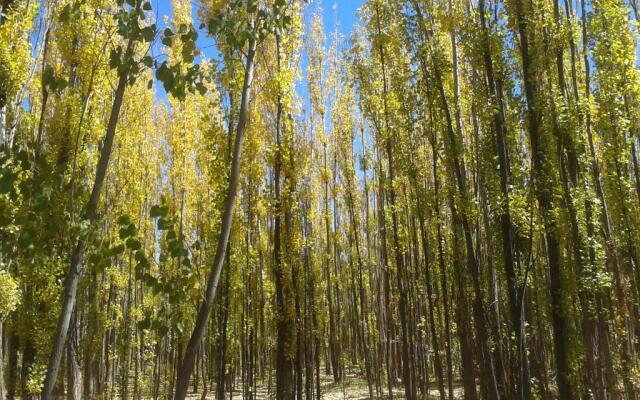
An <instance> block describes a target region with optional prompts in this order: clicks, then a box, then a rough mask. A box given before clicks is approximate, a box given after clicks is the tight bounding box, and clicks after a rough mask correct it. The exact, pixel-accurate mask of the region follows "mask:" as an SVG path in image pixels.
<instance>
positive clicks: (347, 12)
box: [153, 0, 364, 102]
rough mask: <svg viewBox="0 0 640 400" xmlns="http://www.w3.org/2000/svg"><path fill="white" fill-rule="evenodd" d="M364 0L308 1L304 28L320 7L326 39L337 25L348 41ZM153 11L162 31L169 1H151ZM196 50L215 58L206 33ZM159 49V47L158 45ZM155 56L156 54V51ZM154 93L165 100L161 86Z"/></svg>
mask: <svg viewBox="0 0 640 400" xmlns="http://www.w3.org/2000/svg"><path fill="white" fill-rule="evenodd" d="M363 2H364V0H310V1H309V4H308V5H307V6H306V11H305V28H306V27H307V26H308V23H309V22H310V18H309V16H310V15H311V13H312V12H313V10H315V9H316V8H317V6H318V5H321V6H322V9H323V10H324V23H325V32H326V35H327V38H328V39H329V38H330V36H331V33H332V32H333V29H334V26H335V25H336V23H337V26H338V29H339V31H340V33H342V35H344V37H345V38H347V39H348V37H349V34H350V33H351V30H352V27H353V25H354V24H355V23H356V22H357V21H358V16H357V12H358V8H359V7H360V6H361V5H362V3H363ZM191 3H192V5H193V10H194V11H193V13H194V24H195V25H196V27H198V26H199V25H200V21H198V20H197V19H196V12H197V8H198V2H197V1H193V0H192V2H191ZM153 6H154V11H155V12H156V13H157V15H158V21H157V24H158V29H159V30H163V29H164V19H165V17H169V19H170V18H171V15H172V12H171V1H170V0H153ZM197 45H198V48H199V50H200V51H202V53H203V54H204V55H205V57H208V58H216V57H217V54H216V49H215V46H214V44H213V42H212V40H211V38H208V37H207V35H206V31H203V30H200V31H199V37H198V42H197ZM158 47H159V45H158ZM156 54H158V52H157V51H156ZM302 68H303V71H304V70H306V57H305V56H304V55H303V59H302ZM155 88H156V92H157V93H158V98H160V99H162V100H165V99H166V98H167V96H166V93H165V91H164V89H163V87H162V84H161V83H159V82H156V83H155ZM297 90H298V92H299V94H300V95H301V96H302V97H303V98H305V102H306V97H308V96H307V92H306V84H305V83H304V82H300V84H299V85H298V87H297Z"/></svg>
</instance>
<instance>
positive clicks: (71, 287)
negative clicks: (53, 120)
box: [42, 41, 134, 400]
mask: <svg viewBox="0 0 640 400" xmlns="http://www.w3.org/2000/svg"><path fill="white" fill-rule="evenodd" d="M133 47H134V42H133V41H129V43H128V44H127V50H126V52H125V59H130V58H131V56H132V55H133ZM128 80H129V73H128V71H127V70H126V69H125V72H123V73H122V74H120V77H119V79H118V86H117V87H116V91H115V95H114V98H113V105H112V107H111V115H110V116H109V123H108V125H107V131H106V134H105V137H104V141H103V143H102V150H101V152H100V159H99V160H98V165H97V168H96V176H95V180H94V182H93V189H92V190H91V196H90V197H89V202H88V203H87V206H86V208H85V214H84V219H86V220H89V221H94V220H96V219H97V218H98V202H99V201H100V193H101V191H102V186H103V183H104V180H105V177H106V175H107V168H108V167H109V159H110V158H111V149H112V147H113V140H114V137H115V133H116V126H117V124H118V117H119V116H120V109H121V107H122V103H123V101H124V93H125V90H126V87H127V84H128ZM87 245H88V243H87V238H86V237H84V236H81V237H79V238H78V240H77V242H76V245H75V247H74V250H73V253H72V255H71V264H70V266H69V270H68V271H67V274H66V278H65V285H64V294H63V299H62V311H61V312H60V317H59V319H58V324H57V327H56V335H55V339H54V346H53V350H52V352H51V358H50V359H49V366H48V369H47V374H46V377H45V381H44V388H43V390H42V400H50V399H51V396H52V392H53V388H54V386H55V383H56V378H57V376H58V369H59V367H60V360H61V359H62V351H63V350H64V345H65V341H66V338H67V333H68V331H69V322H70V320H71V313H72V311H73V308H74V307H75V304H76V294H77V292H78V282H79V281H80V276H81V274H82V263H83V258H84V253H85V251H86V249H87Z"/></svg>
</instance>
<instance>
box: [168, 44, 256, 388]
mask: <svg viewBox="0 0 640 400" xmlns="http://www.w3.org/2000/svg"><path fill="white" fill-rule="evenodd" d="M255 51H256V42H255V40H253V39H251V40H250V41H249V48H248V50H247V57H246V62H245V74H244V82H243V85H242V96H241V99H240V113H239V116H238V124H237V126H236V135H235V142H234V146H233V157H232V160H231V171H230V174H229V186H228V188H227V193H226V196H225V201H224V209H223V213H222V219H221V226H220V236H219V237H218V243H217V246H216V252H215V257H214V259H213V265H212V268H211V272H210V274H209V277H208V279H207V289H206V293H205V298H204V301H203V302H202V304H201V305H200V308H199V310H198V316H197V318H196V323H195V325H194V328H193V332H192V334H191V338H190V339H189V343H188V345H187V349H186V351H185V354H184V358H183V360H182V362H181V364H180V368H179V369H178V376H177V380H176V388H175V395H174V400H184V399H185V397H186V395H187V390H188V387H189V378H190V377H191V373H192V372H193V367H194V363H195V358H196V353H197V351H198V347H199V346H200V342H201V341H202V338H203V337H204V334H205V331H206V328H207V321H208V319H209V313H210V312H211V307H212V306H213V300H214V298H215V295H216V290H217V287H218V281H219V280H220V273H221V272H222V266H223V264H224V258H225V253H226V251H227V243H228V242H229V234H230V232H231V223H232V221H233V207H234V203H235V197H236V193H237V191H238V181H239V177H240V154H241V149H242V138H243V136H244V133H245V131H246V128H247V123H248V115H249V100H250V98H251V85H252V82H253V69H254V56H255Z"/></svg>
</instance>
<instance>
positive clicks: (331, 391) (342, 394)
mask: <svg viewBox="0 0 640 400" xmlns="http://www.w3.org/2000/svg"><path fill="white" fill-rule="evenodd" d="M321 387H322V399H323V400H343V399H351V400H368V399H370V397H369V389H368V387H367V382H366V380H364V379H363V378H362V377H361V376H359V375H357V374H356V373H348V374H347V375H346V377H345V379H344V380H343V381H342V382H340V383H334V382H333V380H332V379H331V378H330V377H329V376H325V375H323V376H322V377H321ZM238 388H239V389H241V387H238ZM403 393H404V391H403V390H402V388H401V387H395V388H394V390H393V398H394V399H398V400H401V399H404V395H403ZM233 398H234V399H238V400H239V399H242V392H241V391H235V392H234V393H233ZM270 398H273V393H272V394H271V396H270V395H269V390H268V386H267V385H259V386H258V388H257V396H256V400H267V399H270ZM380 398H382V399H386V398H388V396H387V393H386V390H385V393H383V397H380ZM454 398H455V399H464V396H463V392H462V388H461V387H460V386H459V385H456V388H454ZM200 399H201V394H200V395H198V394H193V395H191V396H189V400H200ZM206 399H207V400H209V399H215V395H214V394H210V395H209V396H207V397H206ZM436 399H439V395H438V391H437V388H436V386H435V384H434V383H433V382H432V383H431V385H430V390H429V400H436Z"/></svg>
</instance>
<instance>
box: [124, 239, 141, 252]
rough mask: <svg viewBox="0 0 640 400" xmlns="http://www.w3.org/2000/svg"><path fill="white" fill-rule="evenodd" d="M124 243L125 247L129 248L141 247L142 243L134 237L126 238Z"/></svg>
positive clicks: (136, 248) (137, 248)
mask: <svg viewBox="0 0 640 400" xmlns="http://www.w3.org/2000/svg"><path fill="white" fill-rule="evenodd" d="M125 243H126V244H127V248H129V249H131V250H139V249H140V248H141V247H142V244H140V241H139V240H136V239H134V238H129V239H127V241H126V242H125Z"/></svg>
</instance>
